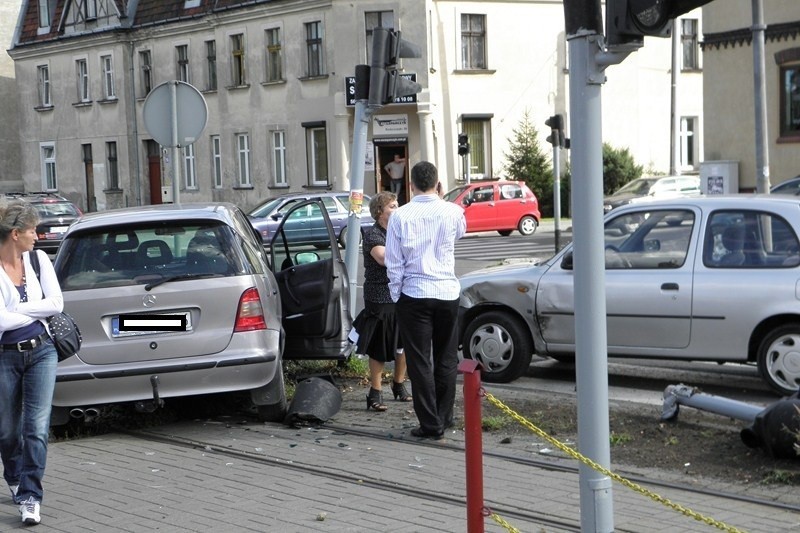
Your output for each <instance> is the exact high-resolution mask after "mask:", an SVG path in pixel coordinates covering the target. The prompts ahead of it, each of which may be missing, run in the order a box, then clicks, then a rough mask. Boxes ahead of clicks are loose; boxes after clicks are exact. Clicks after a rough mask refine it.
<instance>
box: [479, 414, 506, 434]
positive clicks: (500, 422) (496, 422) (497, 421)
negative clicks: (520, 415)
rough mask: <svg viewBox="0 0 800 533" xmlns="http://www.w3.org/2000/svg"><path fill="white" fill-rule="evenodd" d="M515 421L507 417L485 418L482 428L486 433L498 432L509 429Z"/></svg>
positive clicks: (482, 421) (482, 420)
mask: <svg viewBox="0 0 800 533" xmlns="http://www.w3.org/2000/svg"><path fill="white" fill-rule="evenodd" d="M512 422H513V420H512V419H511V417H509V416H507V415H496V416H484V417H483V418H482V419H481V428H482V429H483V430H484V431H498V430H501V429H503V428H505V427H508V426H509V425H510V424H511V423H512Z"/></svg>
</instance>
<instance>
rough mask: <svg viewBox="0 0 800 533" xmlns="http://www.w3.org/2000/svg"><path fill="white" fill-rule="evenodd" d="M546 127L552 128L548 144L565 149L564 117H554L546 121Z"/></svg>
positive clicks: (559, 115)
mask: <svg viewBox="0 0 800 533" xmlns="http://www.w3.org/2000/svg"><path fill="white" fill-rule="evenodd" d="M544 125H545V126H547V127H549V128H550V135H548V136H547V142H549V143H550V144H552V145H553V146H558V147H564V145H565V144H566V140H565V139H564V116H563V115H561V114H558V115H553V116H552V117H550V118H548V119H547V120H545V121H544Z"/></svg>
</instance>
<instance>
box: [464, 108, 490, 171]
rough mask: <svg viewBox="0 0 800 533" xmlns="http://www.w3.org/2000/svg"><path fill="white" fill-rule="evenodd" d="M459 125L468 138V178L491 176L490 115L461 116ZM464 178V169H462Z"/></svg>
mask: <svg viewBox="0 0 800 533" xmlns="http://www.w3.org/2000/svg"><path fill="white" fill-rule="evenodd" d="M461 126H462V129H463V131H464V133H466V134H467V138H468V139H469V157H465V158H463V159H464V161H467V160H469V172H470V178H472V179H480V178H490V177H492V122H491V117H483V116H481V117H462V119H461ZM462 171H463V174H464V179H466V175H465V174H466V169H462Z"/></svg>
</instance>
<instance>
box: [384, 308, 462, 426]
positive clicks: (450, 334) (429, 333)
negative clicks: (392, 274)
mask: <svg viewBox="0 0 800 533" xmlns="http://www.w3.org/2000/svg"><path fill="white" fill-rule="evenodd" d="M396 313H397V322H398V327H399V328H400V336H401V338H402V339H403V348H405V352H406V364H407V365H408V377H409V379H411V387H412V395H413V397H414V412H415V413H416V415H417V419H418V420H419V425H420V427H421V428H422V430H423V431H424V432H425V433H430V434H441V433H443V432H444V430H445V429H446V428H447V427H449V426H450V425H452V423H453V404H454V403H455V399H456V378H457V377H458V343H457V338H456V337H457V334H456V332H457V330H458V327H457V326H458V324H457V321H458V300H437V299H436V298H412V297H410V296H406V295H405V294H401V295H400V299H399V300H398V301H397V306H396Z"/></svg>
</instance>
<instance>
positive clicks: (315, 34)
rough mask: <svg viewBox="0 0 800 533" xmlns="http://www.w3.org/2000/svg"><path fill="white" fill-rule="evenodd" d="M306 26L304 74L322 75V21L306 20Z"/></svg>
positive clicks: (323, 68)
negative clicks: (305, 68) (305, 69)
mask: <svg viewBox="0 0 800 533" xmlns="http://www.w3.org/2000/svg"><path fill="white" fill-rule="evenodd" d="M305 28H306V67H307V71H306V76H308V77H314V76H322V75H324V74H325V62H324V57H323V49H322V38H323V30H322V22H321V21H316V22H307V23H306V24H305Z"/></svg>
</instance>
